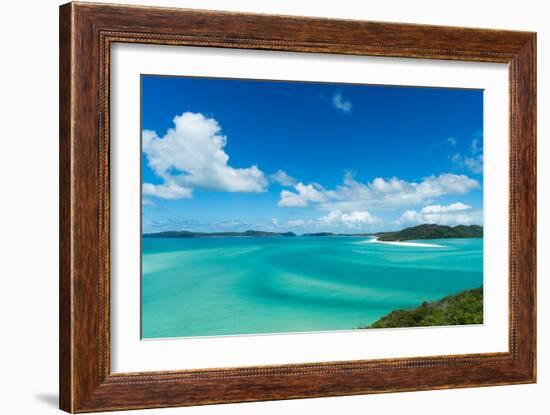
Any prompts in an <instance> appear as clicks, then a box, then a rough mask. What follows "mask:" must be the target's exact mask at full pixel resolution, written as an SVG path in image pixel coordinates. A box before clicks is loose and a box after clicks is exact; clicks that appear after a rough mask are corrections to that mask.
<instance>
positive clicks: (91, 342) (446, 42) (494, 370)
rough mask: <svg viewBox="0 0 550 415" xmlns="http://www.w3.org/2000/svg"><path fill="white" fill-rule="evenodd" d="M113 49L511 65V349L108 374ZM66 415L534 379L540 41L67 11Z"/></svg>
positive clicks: (123, 10)
mask: <svg viewBox="0 0 550 415" xmlns="http://www.w3.org/2000/svg"><path fill="white" fill-rule="evenodd" d="M117 42H123V43H141V44H162V45H191V46H209V47H210V46H211V47H221V48H237V49H263V50H279V51H300V52H308V53H331V54H348V55H369V56H383V57H407V58H422V59H445V60H459V61H478V62H500V63H507V64H508V65H509V86H510V89H509V90H510V96H509V100H510V101H509V105H510V118H509V122H510V137H509V144H510V158H509V162H510V189H509V201H510V219H509V220H510V222H509V223H510V232H509V246H510V249H509V258H510V266H509V267H510V269H509V287H510V292H509V310H510V315H509V352H507V353H487V354H468V355H453V356H435V357H422V358H400V359H383V360H365V361H344V362H320V363H304V364H288V365H282V366H264V367H246V368H238V367H236V368H229V369H204V370H199V369H197V370H184V371H177V370H174V371H167V372H145V373H111V371H110V323H109V312H110V311H109V301H110V291H109V264H110V262H109V261H110V251H109V249H110V248H109V230H110V222H109V198H110V194H109V169H110V165H109V146H110V144H109V122H110V118H109V68H110V67H109V59H110V46H111V45H112V44H114V43H117ZM59 93H60V310H59V312H60V407H61V409H63V410H65V411H68V412H91V411H105V410H121V409H138V408H153V407H171V406H184V405H201V404H212V403H225V402H245V401H262V400H273V399H294V398H307V397H319V396H343V395H354V394H366V393H380V392H398V391H413V390H426V389H444V388H459V387H472V386H489V385H506V384H517V383H532V382H535V380H536V317H535V299H536V295H535V285H536V281H535V272H536V211H535V205H536V171H535V168H536V154H535V151H536V142H535V140H536V108H535V105H536V34H535V33H527V32H513V31H502V30H485V29H467V28H457V27H439V26H426V25H411V24H395V23H376V22H365V21H350V20H329V19H319V18H302V17H288V16H269V15H254V14H238V13H227V12H212V11H197V10H183V9H169V8H156V7H132V6H115V5H106V4H86V3H69V4H66V5H63V6H61V8H60V90H59Z"/></svg>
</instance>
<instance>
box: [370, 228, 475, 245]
mask: <svg viewBox="0 0 550 415" xmlns="http://www.w3.org/2000/svg"><path fill="white" fill-rule="evenodd" d="M374 236H376V237H377V238H378V240H379V241H410V240H413V239H442V238H483V226H479V225H470V226H465V225H457V226H453V227H451V226H444V225H434V224H424V225H419V226H413V227H411V228H405V229H402V230H400V231H397V232H378V233H375V234H374Z"/></svg>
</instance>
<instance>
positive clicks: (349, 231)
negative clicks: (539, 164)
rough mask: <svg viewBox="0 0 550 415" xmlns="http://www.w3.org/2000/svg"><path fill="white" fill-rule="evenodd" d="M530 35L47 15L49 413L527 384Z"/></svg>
mask: <svg viewBox="0 0 550 415" xmlns="http://www.w3.org/2000/svg"><path fill="white" fill-rule="evenodd" d="M535 61H536V35H535V34H534V33H528V32H512V31H502V30H489V29H466V28H456V27H439V26H425V25H409V24H396V23H379V22H366V21H350V20H330V19H317V18H302V17H286V16H270V15H251V14H238V13H225V12H212V11H198V10H185V9H169V8H155V7H133V6H118V5H106V4H86V3H69V4H66V5H63V6H61V8H60V407H61V409H63V410H65V411H68V412H93V411H106V410H122V409H138V408H153V407H170V406H185V405H202V404H212V403H226V402H245V401H260V400H273V399H293V398H306V397H319V396H342V395H354V394H367V393H380V392H399V391H412V390H426V389H442V388H460V387H473V386H490V385H506V384H519V383H531V382H535V380H536V324H535V310H536V307H535V298H536V296H535V286H536V280H535V269H536V268H535V260H536V234H535V228H536V226H535V225H536V210H535V209H536V171H535V166H536V163H535V160H536V143H535V139H536V109H535V102H536V84H535V81H536V74H535V67H536V66H535Z"/></svg>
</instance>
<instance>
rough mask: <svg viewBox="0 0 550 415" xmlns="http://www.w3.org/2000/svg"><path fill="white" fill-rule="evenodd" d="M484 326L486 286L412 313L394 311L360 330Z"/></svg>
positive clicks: (429, 303)
mask: <svg viewBox="0 0 550 415" xmlns="http://www.w3.org/2000/svg"><path fill="white" fill-rule="evenodd" d="M481 323H483V287H481V288H476V289H473V290H468V291H462V292H460V293H458V294H454V295H450V296H448V297H444V298H442V299H440V300H438V301H433V302H427V301H425V302H423V303H422V304H421V305H420V306H419V307H416V308H414V309H410V310H401V309H400V310H394V311H392V312H391V313H389V314H387V315H386V316H384V317H382V318H380V319H379V320H377V321H375V322H374V323H372V324H371V325H369V326H361V327H359V328H360V329H375V328H396V327H423V326H452V325H465V324H481Z"/></svg>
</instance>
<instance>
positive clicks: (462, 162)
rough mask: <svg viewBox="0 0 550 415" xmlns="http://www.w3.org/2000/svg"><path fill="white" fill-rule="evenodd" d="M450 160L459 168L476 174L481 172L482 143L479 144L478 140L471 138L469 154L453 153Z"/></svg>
mask: <svg viewBox="0 0 550 415" xmlns="http://www.w3.org/2000/svg"><path fill="white" fill-rule="evenodd" d="M451 161H452V162H453V163H454V164H455V165H456V166H457V167H460V168H461V169H464V170H467V171H469V172H472V173H476V174H479V173H483V145H482V144H480V140H479V139H477V138H474V139H473V140H472V143H471V144H470V154H466V155H464V154H461V153H455V154H453V155H452V156H451Z"/></svg>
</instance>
